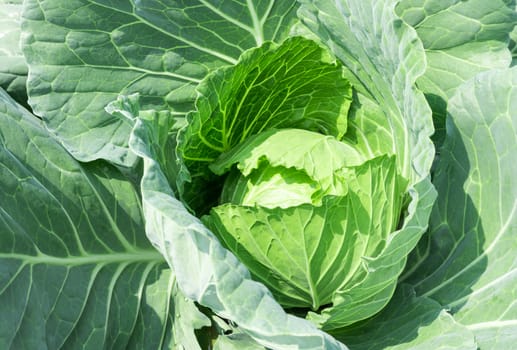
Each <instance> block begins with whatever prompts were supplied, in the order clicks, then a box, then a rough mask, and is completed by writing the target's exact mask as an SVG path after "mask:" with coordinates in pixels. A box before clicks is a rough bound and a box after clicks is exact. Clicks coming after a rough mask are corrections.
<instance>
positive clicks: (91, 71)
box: [23, 0, 295, 166]
mask: <svg viewBox="0 0 517 350" xmlns="http://www.w3.org/2000/svg"><path fill="white" fill-rule="evenodd" d="M294 10H295V3H294V2H293V1H281V2H278V1H272V0H270V1H260V2H251V1H230V0H228V1H208V0H199V1H179V2H178V1H171V0H166V1H153V0H143V1H133V0H124V1H108V0H98V1H96V0H57V1H44V0H29V1H26V5H25V11H24V23H23V27H24V34H25V35H24V37H25V39H24V54H25V56H26V58H27V61H28V63H29V66H30V74H29V84H28V88H29V94H30V102H31V105H32V107H33V108H34V111H35V112H36V114H38V115H40V116H42V117H43V119H44V120H45V121H46V123H47V126H48V127H49V128H50V130H51V131H52V132H53V133H55V134H56V135H58V137H59V138H60V139H61V140H62V141H63V142H64V144H65V146H66V147H67V149H68V150H69V151H70V152H71V153H72V154H73V155H74V156H75V157H77V158H78V159H81V160H83V161H89V160H93V159H97V158H105V159H109V160H111V161H113V162H115V163H117V164H122V165H126V166H128V165H132V164H133V163H134V162H135V157H134V155H132V154H131V153H128V149H127V140H128V137H129V132H130V130H131V125H130V123H129V120H128V119H125V118H122V119H119V118H116V117H115V116H113V115H109V114H107V113H106V112H104V107H105V106H106V105H107V104H108V103H109V102H111V101H113V100H115V99H116V98H117V95H118V94H120V93H123V94H131V93H134V92H138V93H140V95H141V96H142V97H143V100H142V105H143V106H147V107H150V108H151V107H152V108H155V109H158V110H160V109H164V108H172V109H173V111H174V113H176V114H178V115H182V114H183V113H185V112H187V111H189V110H191V109H192V107H193V102H194V99H195V97H196V93H195V91H194V89H195V86H196V85H197V84H198V82H199V81H200V80H201V79H202V78H203V77H204V76H205V75H206V74H207V72H209V71H210V70H212V69H213V68H216V67H220V66H223V65H229V64H233V63H235V62H236V60H237V58H238V57H239V55H240V54H241V53H242V52H243V51H244V50H245V49H248V48H250V47H254V46H257V45H260V44H262V43H263V42H264V41H265V40H279V39H281V38H283V37H284V36H285V35H286V32H287V31H288V29H289V27H290V25H291V24H292V22H293V21H294V20H295V15H294Z"/></svg>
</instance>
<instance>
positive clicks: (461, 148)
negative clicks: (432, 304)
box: [407, 67, 517, 349]
mask: <svg viewBox="0 0 517 350" xmlns="http://www.w3.org/2000/svg"><path fill="white" fill-rule="evenodd" d="M516 103H517V68H515V67H514V68H512V69H504V70H494V71H489V72H486V73H481V74H479V75H477V76H476V77H475V78H474V79H471V80H469V81H467V82H466V83H465V84H463V85H462V86H461V87H460V88H458V90H457V92H456V94H455V95H454V96H453V97H452V98H451V100H450V102H449V117H448V123H447V138H446V140H445V143H444V146H443V147H442V150H441V156H440V159H439V162H438V165H437V173H436V175H435V179H434V184H435V186H436V187H437V189H438V193H439V194H438V200H437V204H436V206H435V208H434V210H433V213H432V216H431V221H430V237H431V245H430V246H429V248H428V251H427V252H426V255H425V256H423V257H421V258H420V259H421V261H420V266H419V268H418V269H416V271H414V270H415V269H413V270H412V272H413V273H412V275H411V277H410V278H409V279H407V281H409V282H411V283H413V284H414V286H415V289H416V291H417V293H418V294H419V295H424V296H427V297H430V298H433V299H435V300H437V301H438V302H439V303H440V304H442V305H443V306H444V307H446V308H448V309H450V310H451V313H452V314H453V315H454V318H455V319H456V320H457V321H458V322H459V323H461V324H463V325H465V326H466V327H467V328H469V329H470V330H471V331H472V332H473V333H474V334H475V335H476V339H477V340H478V342H479V346H480V348H481V349H509V348H512V347H513V346H514V344H515V336H514V334H517V308H516V305H515V295H516V294H517V287H516V286H517V258H516V257H517V254H516V252H517V240H516V239H515V237H516V235H517V181H516V179H517V178H516V177H515V174H517V161H516V156H515V155H516V154H517V136H516V135H517V133H516V130H517V113H516V111H517V104H516Z"/></svg>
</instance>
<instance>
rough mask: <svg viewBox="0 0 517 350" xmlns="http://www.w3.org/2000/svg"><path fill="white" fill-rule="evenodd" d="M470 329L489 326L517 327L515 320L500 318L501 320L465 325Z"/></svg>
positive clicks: (488, 327)
mask: <svg viewBox="0 0 517 350" xmlns="http://www.w3.org/2000/svg"><path fill="white" fill-rule="evenodd" d="M466 327H467V328H468V329H470V330H471V331H475V330H482V329H490V328H501V327H517V320H501V321H489V322H480V323H474V324H470V325H466Z"/></svg>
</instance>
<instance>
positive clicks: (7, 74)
mask: <svg viewBox="0 0 517 350" xmlns="http://www.w3.org/2000/svg"><path fill="white" fill-rule="evenodd" d="M22 3H23V1H22V0H0V38H1V40H0V87H2V88H4V89H5V90H6V91H7V92H8V93H9V94H11V96H12V97H14V99H15V100H17V101H18V102H19V103H22V104H26V103H27V89H26V87H25V84H26V82H27V71H28V68H27V63H26V62H25V57H23V54H22V49H21V46H20V33H21V25H20V23H21V13H22Z"/></svg>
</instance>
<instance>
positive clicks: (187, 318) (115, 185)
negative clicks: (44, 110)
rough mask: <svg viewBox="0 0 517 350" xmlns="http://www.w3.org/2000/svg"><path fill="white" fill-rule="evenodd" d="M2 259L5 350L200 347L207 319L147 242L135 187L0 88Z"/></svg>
mask: <svg viewBox="0 0 517 350" xmlns="http://www.w3.org/2000/svg"><path fill="white" fill-rule="evenodd" d="M0 266H1V268H0V305H1V309H2V312H0V348H2V349H42V348H48V349H77V348H82V347H85V348H95V349H99V348H109V349H142V348H152V349H169V348H175V347H178V346H183V347H185V348H188V349H196V348H197V349H199V346H198V344H197V340H196V338H195V335H194V330H195V329H196V328H201V327H203V326H206V325H208V324H209V323H208V320H207V319H206V318H205V317H204V316H203V315H202V314H201V313H200V312H199V311H198V310H197V309H196V308H195V306H194V305H193V303H192V302H191V301H188V300H185V298H184V297H183V296H182V294H181V293H180V292H179V291H178V290H177V286H176V280H175V278H174V276H173V274H172V273H171V271H170V270H169V269H168V268H167V265H166V264H165V262H164V259H163V257H162V256H161V255H160V254H159V253H158V252H157V251H155V250H154V249H153V248H152V247H151V246H150V244H149V243H148V241H147V240H146V238H145V233H144V227H143V222H142V216H141V206H140V200H139V197H138V194H137V192H136V190H135V189H134V187H133V186H132V185H131V184H130V183H129V182H128V181H126V180H125V179H124V178H123V177H122V176H121V175H120V173H119V172H117V171H116V170H115V169H114V168H112V167H111V166H108V165H106V164H104V163H100V162H97V163H91V164H83V165H81V164H79V163H78V162H77V161H76V160H75V159H73V158H72V157H71V156H70V155H69V154H68V153H67V152H66V151H65V150H64V149H63V148H62V146H60V144H59V143H58V142H57V141H55V140H54V139H53V138H52V136H51V135H50V134H49V133H48V132H47V131H46V130H45V129H44V127H43V125H42V124H41V123H40V120H38V119H37V118H36V117H34V116H33V115H31V114H29V113H28V112H27V111H26V110H24V109H23V108H22V107H20V106H19V105H17V104H16V103H15V102H14V101H13V100H12V99H11V98H10V97H9V96H8V95H7V94H6V93H5V92H4V91H3V90H0ZM178 315H181V317H179V316H178Z"/></svg>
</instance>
